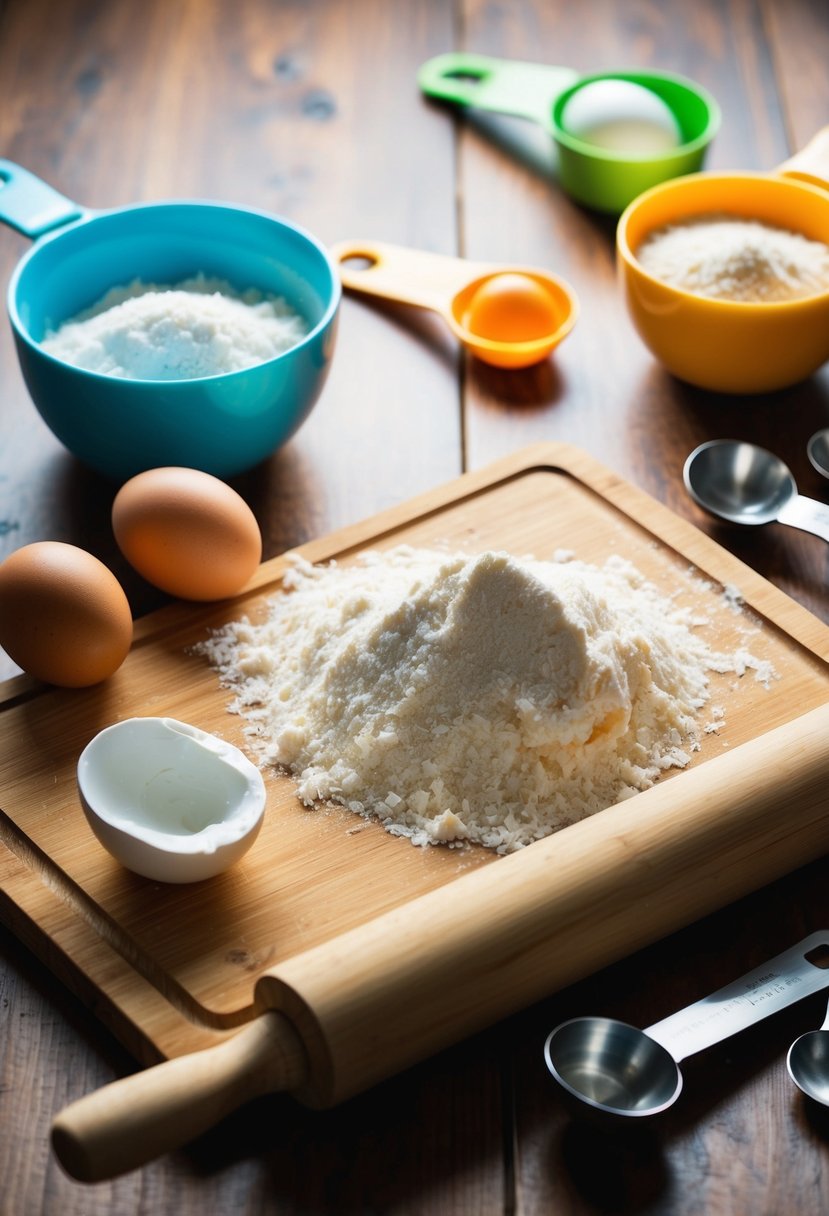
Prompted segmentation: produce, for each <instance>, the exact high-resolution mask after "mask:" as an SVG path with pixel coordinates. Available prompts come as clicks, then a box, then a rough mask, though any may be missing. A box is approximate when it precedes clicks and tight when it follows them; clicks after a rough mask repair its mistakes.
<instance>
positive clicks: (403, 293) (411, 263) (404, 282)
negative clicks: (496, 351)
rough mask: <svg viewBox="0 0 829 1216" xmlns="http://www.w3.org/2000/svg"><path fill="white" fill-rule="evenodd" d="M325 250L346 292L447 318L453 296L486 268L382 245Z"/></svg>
mask: <svg viewBox="0 0 829 1216" xmlns="http://www.w3.org/2000/svg"><path fill="white" fill-rule="evenodd" d="M329 252H330V254H331V256H332V258H333V260H334V262H335V264H336V266H337V268H338V270H339V274H340V280H341V282H342V284H343V286H344V287H347V288H348V289H349V290H351V291H359V292H363V293H365V294H366V295H371V296H379V297H380V298H381V299H384V300H394V301H396V302H397V303H399V304H414V305H415V306H416V307H419V308H430V309H432V310H433V311H435V312H439V313H441V314H443V315H444V316H446V317H448V316H449V315H450V313H451V303H452V299H453V298H454V296H455V295H456V294H457V292H459V291H460V290H461V288H463V287H465V286H466V284H467V283H469V282H470V280H472V279H474V278H476V277H478V276H479V275H481V274H485V273H486V272H487V271H488V270H490V269H491V268H490V267H488V266H487V267H478V266H476V265H474V264H472V263H470V262H464V261H462V260H461V259H459V258H455V257H450V256H448V255H447V254H441V253H428V252H424V251H423V250H420V249H407V248H406V247H405V246H404V245H392V244H388V243H385V242H383V241H359V240H350V241H340V242H339V244H337V245H334V246H332V247H331V249H330V250H329Z"/></svg>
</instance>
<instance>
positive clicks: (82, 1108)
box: [52, 1011, 308, 1182]
mask: <svg viewBox="0 0 829 1216" xmlns="http://www.w3.org/2000/svg"><path fill="white" fill-rule="evenodd" d="M307 1070H308V1062H307V1058H306V1054H305V1050H304V1048H303V1046H302V1042H301V1040H300V1038H299V1036H298V1035H297V1033H296V1031H295V1030H294V1028H293V1026H292V1025H291V1023H290V1022H289V1021H288V1019H287V1018H286V1017H285V1016H284V1014H282V1013H277V1012H275V1011H268V1012H266V1013H264V1014H262V1015H261V1016H259V1017H257V1018H256V1020H255V1021H253V1022H251V1023H250V1024H249V1025H248V1026H246V1027H245V1028H244V1030H240V1031H239V1033H238V1034H236V1035H234V1036H233V1037H232V1038H231V1039H228V1040H227V1041H226V1042H224V1043H220V1044H219V1045H218V1046H217V1047H209V1048H207V1049H206V1050H204V1051H197V1052H193V1053H192V1054H191V1055H185V1056H178V1057H176V1058H174V1059H171V1060H167V1061H166V1062H165V1063H163V1064H159V1065H157V1066H155V1067H154V1068H148V1069H146V1070H145V1071H144V1072H139V1073H135V1074H134V1075H132V1076H129V1077H124V1078H122V1079H121V1080H120V1081H115V1082H113V1084H111V1085H107V1086H104V1088H102V1089H99V1090H97V1091H96V1092H95V1093H91V1094H87V1095H86V1097H83V1098H80V1099H79V1100H78V1101H77V1102H73V1103H72V1105H71V1106H68V1107H66V1109H65V1110H63V1111H61V1113H60V1114H59V1115H58V1116H57V1117H56V1119H55V1120H54V1123H53V1124H52V1147H53V1148H54V1151H55V1155H56V1156H57V1158H58V1160H59V1161H60V1163H61V1165H62V1166H63V1168H64V1169H65V1170H66V1172H67V1173H68V1174H69V1175H71V1177H73V1178H75V1179H77V1180H78V1181H79V1182H101V1181H103V1180H104V1179H107V1178H115V1177H117V1176H118V1175H119V1174H124V1173H127V1172H128V1171H129V1170H134V1169H137V1168H138V1167H139V1166H142V1165H146V1164H147V1162H149V1161H153V1160H155V1158H156V1157H160V1156H161V1155H162V1154H164V1153H166V1152H170V1151H171V1150H173V1149H175V1148H179V1147H180V1146H181V1145H182V1144H185V1143H187V1142H188V1141H190V1140H194V1139H195V1138H196V1137H197V1136H199V1135H201V1134H202V1132H205V1131H207V1130H208V1129H209V1128H211V1127H213V1126H214V1125H215V1124H217V1123H218V1122H220V1120H221V1119H223V1118H224V1117H225V1116H226V1115H229V1114H230V1113H231V1111H234V1110H236V1108H237V1107H239V1106H241V1105H242V1103H244V1102H247V1101H248V1099H250V1098H255V1097H260V1096H261V1095H263V1094H268V1093H276V1092H278V1091H281V1090H293V1089H296V1088H298V1087H299V1086H300V1085H301V1084H302V1083H303V1081H304V1080H305V1079H306V1076H307Z"/></svg>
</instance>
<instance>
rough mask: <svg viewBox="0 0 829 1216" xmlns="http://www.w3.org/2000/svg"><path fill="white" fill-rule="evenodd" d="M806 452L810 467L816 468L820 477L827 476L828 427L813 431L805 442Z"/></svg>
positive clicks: (828, 471)
mask: <svg viewBox="0 0 829 1216" xmlns="http://www.w3.org/2000/svg"><path fill="white" fill-rule="evenodd" d="M806 453H807V455H808V457H809V460H810V461H811V464H812V467H813V468H815V469H817V471H818V473H820V474H821V476H822V477H829V427H825V428H824V429H823V430H821V431H815V433H814V435H812V437H811V439H810V440H809V442H808V443H807V444H806Z"/></svg>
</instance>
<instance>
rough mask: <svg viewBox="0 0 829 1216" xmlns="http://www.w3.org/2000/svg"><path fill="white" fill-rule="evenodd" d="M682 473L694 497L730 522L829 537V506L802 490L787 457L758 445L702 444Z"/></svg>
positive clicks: (715, 441) (730, 441)
mask: <svg viewBox="0 0 829 1216" xmlns="http://www.w3.org/2000/svg"><path fill="white" fill-rule="evenodd" d="M682 476H683V480H684V482H685V488H686V489H687V491H688V493H689V494H690V495H691V497H692V498H693V499H694V501H695V502H696V503H698V505H699V506H701V507H703V508H704V509H705V510H706V511H710V513H711V514H712V515H717V516H718V517H719V518H720V519H725V520H728V522H729V523H732V524H770V523H773V522H777V523H780V524H788V525H789V526H790V527H792V528H800V530H801V531H802V532H811V533H812V535H814V536H819V537H820V538H821V540H826V541H829V506H827V505H826V503H822V502H816V501H815V500H814V499H812V498H806V497H805V496H804V495H803V494H798V492H797V485H796V483H795V480H794V477H793V476H792V474H791V472H790V471H789V469H788V467H787V466H786V465H785V464H784V463H783V461H782V460H781V459H780V458H779V457H778V456H775V455H774V453H773V452H768V451H766V449H765V448H761V447H757V445H756V444H753V443H742V442H740V441H739V440H735V439H712V440H711V441H710V442H709V443H702V444H700V446H699V447H698V448H695V449H694V451H693V452H692V453H691V455H690V456H689V457H688V459H687V460H686V461H685V467H684V469H683V471H682Z"/></svg>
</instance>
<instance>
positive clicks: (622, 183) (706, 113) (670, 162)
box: [418, 53, 720, 215]
mask: <svg viewBox="0 0 829 1216" xmlns="http://www.w3.org/2000/svg"><path fill="white" fill-rule="evenodd" d="M599 81H624V82H627V83H630V84H634V85H639V86H640V87H642V88H644V89H648V90H649V91H650V92H651V93H654V94H656V96H657V97H658V98H659V99H660V100H661V101H662V102H664V104H665V105H666V106H667V107H668V109H669V110H670V112H671V113H672V114H673V116H674V119H675V120H676V124H677V127H678V129H679V138H680V142H679V143H678V144H677V145H676V146H675V147H673V148H671V149H670V150H668V151H664V150H663V151H660V152H658V153H636V152H627V151H625V152H622V151H618V150H611V149H608V148H604V147H600V146H598V145H597V144H593V143H589V142H587V141H586V140H584V139H580V138H578V137H577V136H576V135H573V134H571V133H570V132H569V131H568V130H567V129H566V127H565V126H564V125H563V123H562V115H563V113H564V110H565V107H566V106H567V103H568V102H569V101H570V99H571V97H573V96H574V94H575V93H577V92H579V91H580V90H581V89H583V88H585V86H586V85H590V84H594V83H596V82H599ZM418 84H419V86H420V88H421V90H422V91H423V93H425V94H426V95H427V96H428V97H433V98H436V99H437V100H440V101H447V102H451V103H453V104H455V105H460V106H464V107H472V108H475V109H478V110H486V111H489V112H490V113H495V114H505V115H509V116H512V117H516V118H526V119H529V120H530V121H531V122H535V123H538V124H539V125H540V126H541V127H543V128H544V129H545V130H546V131H547V132H548V133H549V134H550V135H551V136H552V138H553V141H554V142H555V145H556V147H557V149H558V180H559V182H560V184H561V186H562V187H563V188H564V189H565V190H566V191H567V193H568V194H570V195H571V196H572V197H573V198H574V199H576V200H577V201H578V202H580V203H584V204H586V206H588V207H592V208H594V209H595V210H597V211H605V212H609V213H611V214H613V215H618V214H620V213H621V212H622V211H624V209H625V207H626V206H627V205H628V203H630V202H632V200H633V199H634V198H636V197H637V196H638V195H639V194H641V193H642V192H643V191H644V190H648V189H650V187H651V186H656V185H658V184H659V183H660V182H664V181H667V180H668V179H669V178H671V177H679V176H681V175H682V174H685V173H695V172H696V171H697V170H698V169H700V168H701V167H702V164H703V161H704V159H705V153H706V151H707V149H708V145H709V144H710V143H711V140H712V139H713V138H714V136H715V134H716V133H717V130H718V129H719V125H720V109H719V106H718V105H717V103H716V101H715V100H714V98H713V97H712V96H711V95H710V94H709V93H707V92H706V91H705V89H703V88H701V87H700V86H699V85H697V84H695V83H694V82H693V81H691V80H686V79H685V78H684V77H682V76H676V75H673V74H670V73H667V72H646V71H632V72H628V71H624V72H601V73H597V74H595V75H592V76H580V75H579V73H578V72H576V71H574V70H573V69H572V68H566V67H553V66H548V65H547V64H541V63H523V62H520V61H518V60H511V59H493V58H491V57H489V56H486V55H468V54H462V53H457V54H455V53H453V54H448V55H438V56H437V57H436V58H434V59H429V60H427V62H426V63H424V64H423V65H422V67H421V68H420V71H419V72H418Z"/></svg>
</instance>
